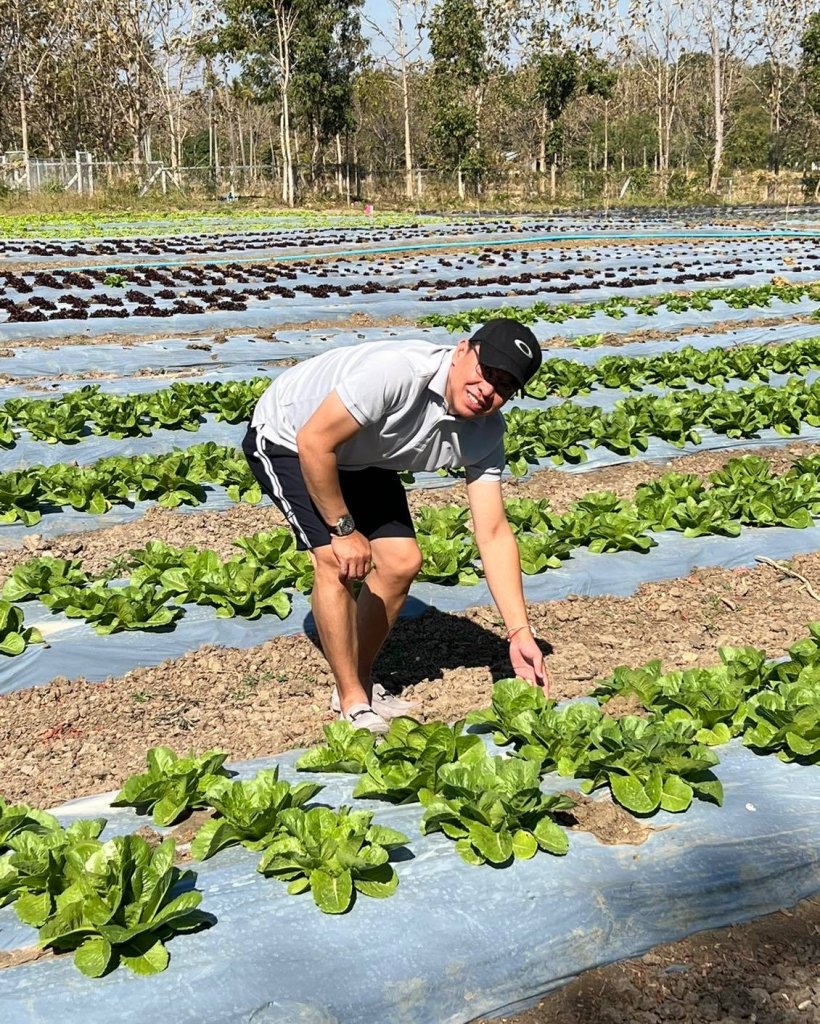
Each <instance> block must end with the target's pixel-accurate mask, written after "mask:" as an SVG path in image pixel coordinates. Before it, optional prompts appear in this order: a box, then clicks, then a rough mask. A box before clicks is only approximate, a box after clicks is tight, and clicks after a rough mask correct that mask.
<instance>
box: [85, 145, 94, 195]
mask: <svg viewBox="0 0 820 1024" xmlns="http://www.w3.org/2000/svg"><path fill="white" fill-rule="evenodd" d="M85 159H86V165H87V167H88V194H89V195H90V196H93V195H94V159H93V157H92V156H91V154H90V153H86V154H85Z"/></svg>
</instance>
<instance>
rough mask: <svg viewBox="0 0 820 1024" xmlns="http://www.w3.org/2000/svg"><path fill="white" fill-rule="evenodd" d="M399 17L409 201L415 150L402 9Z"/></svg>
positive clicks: (405, 188) (406, 174)
mask: <svg viewBox="0 0 820 1024" xmlns="http://www.w3.org/2000/svg"><path fill="white" fill-rule="evenodd" d="M397 17H398V30H399V33H398V49H399V60H400V62H401V103H402V112H403V114H404V191H405V195H406V196H407V198H408V199H412V198H413V149H412V145H411V141H412V140H411V136H410V85H409V82H408V76H407V46H406V45H405V39H404V25H403V23H402V19H401V8H399V9H398V12H397Z"/></svg>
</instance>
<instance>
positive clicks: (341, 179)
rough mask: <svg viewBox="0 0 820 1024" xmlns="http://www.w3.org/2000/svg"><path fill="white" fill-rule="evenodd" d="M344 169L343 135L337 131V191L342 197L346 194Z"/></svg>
mask: <svg viewBox="0 0 820 1024" xmlns="http://www.w3.org/2000/svg"><path fill="white" fill-rule="evenodd" d="M344 187H345V182H344V171H343V169H342V137H341V135H339V133H338V132H336V192H337V193H338V194H339V197H340V198H341V197H342V196H343V195H344Z"/></svg>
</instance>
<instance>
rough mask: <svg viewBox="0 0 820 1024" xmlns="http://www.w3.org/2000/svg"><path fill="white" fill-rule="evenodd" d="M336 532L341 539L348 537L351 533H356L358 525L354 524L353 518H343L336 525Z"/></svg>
mask: <svg viewBox="0 0 820 1024" xmlns="http://www.w3.org/2000/svg"><path fill="white" fill-rule="evenodd" d="M334 532H335V533H337V534H338V535H339V536H340V537H348V536H350V534H351V533H355V532H356V524H355V523H354V522H353V516H342V518H341V519H340V520H339V521H338V522H337V523H336V529H335V531H334Z"/></svg>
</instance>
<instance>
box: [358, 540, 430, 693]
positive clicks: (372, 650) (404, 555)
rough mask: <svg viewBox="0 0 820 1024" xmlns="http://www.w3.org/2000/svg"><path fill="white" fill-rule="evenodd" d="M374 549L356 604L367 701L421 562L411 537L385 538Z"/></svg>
mask: <svg viewBox="0 0 820 1024" xmlns="http://www.w3.org/2000/svg"><path fill="white" fill-rule="evenodd" d="M371 549H372V551H373V566H374V567H373V569H372V570H371V572H370V573H369V574H368V576H367V579H366V580H365V582H364V586H363V587H362V589H361V593H360V594H359V599H358V601H357V602H356V609H357V613H358V614H357V656H358V662H357V665H358V676H359V679H360V680H361V682H362V686H363V687H364V689H365V691H366V693H367V694H368V700H370V698H371V697H372V695H373V681H372V679H371V678H370V676H371V672H372V671H373V663H374V662H375V660H376V656H377V655H378V653H379V651H380V650H381V649H382V646H383V645H384V642H385V640H386V639H387V637H388V635H389V633H390V630H391V629H392V628H393V624H394V622H395V621H396V619H397V618H398V615H399V612H400V611H401V609H402V607H403V605H404V602H405V600H406V599H407V592H408V591H409V590H410V585H411V584H412V582H413V580H414V579H415V578H416V576H417V575H418V572H419V569H420V568H421V562H422V557H421V551H419V546H418V544H417V543H416V542H415V540H413V538H412V537H382V538H380V539H378V540H374V541H372V543H371Z"/></svg>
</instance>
